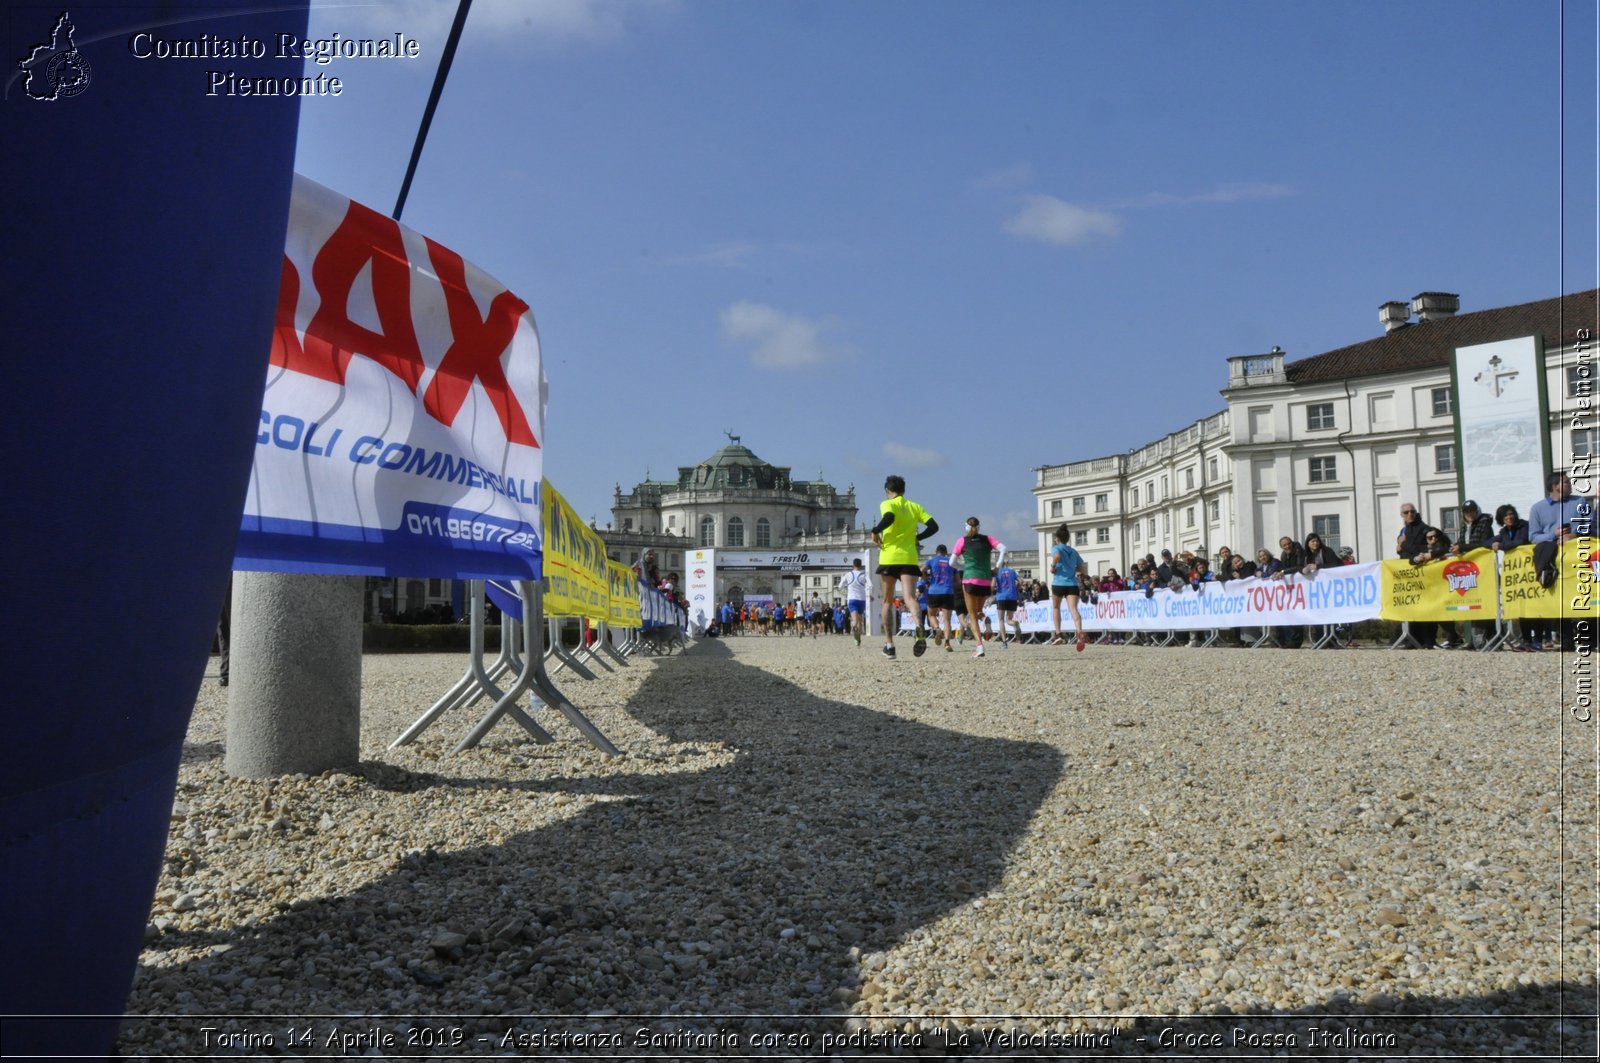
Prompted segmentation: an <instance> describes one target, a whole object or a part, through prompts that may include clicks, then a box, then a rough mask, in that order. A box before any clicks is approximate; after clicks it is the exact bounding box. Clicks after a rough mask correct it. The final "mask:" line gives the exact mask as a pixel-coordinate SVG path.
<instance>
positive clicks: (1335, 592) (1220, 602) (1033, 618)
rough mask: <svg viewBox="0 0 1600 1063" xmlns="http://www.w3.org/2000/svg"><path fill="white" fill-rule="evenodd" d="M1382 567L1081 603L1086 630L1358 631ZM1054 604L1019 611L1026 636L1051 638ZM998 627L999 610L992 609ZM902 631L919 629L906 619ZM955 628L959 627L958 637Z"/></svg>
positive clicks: (1066, 621) (1373, 612)
mask: <svg viewBox="0 0 1600 1063" xmlns="http://www.w3.org/2000/svg"><path fill="white" fill-rule="evenodd" d="M1380 567H1381V566H1380V565H1379V564H1378V563H1376V562H1369V563H1367V564H1361V565H1342V566H1340V567H1339V568H1328V569H1321V570H1319V571H1318V572H1317V573H1316V574H1315V575H1313V576H1306V575H1303V574H1301V573H1298V572H1297V573H1294V574H1293V575H1287V576H1284V577H1283V578H1282V579H1256V578H1254V577H1251V578H1249V579H1236V580H1229V581H1227V582H1226V583H1203V584H1200V586H1199V588H1198V589H1193V588H1191V589H1185V590H1182V591H1173V590H1168V589H1165V588H1163V589H1162V590H1158V591H1155V592H1153V593H1151V594H1150V595H1148V596H1147V595H1146V594H1145V592H1143V591H1113V592H1111V593H1109V594H1101V595H1099V596H1098V597H1097V599H1096V600H1095V601H1094V602H1093V603H1091V602H1089V600H1088V599H1087V598H1080V599H1079V600H1078V615H1079V616H1081V617H1082V618H1083V629H1084V630H1085V631H1209V630H1211V629H1212V628H1241V627H1247V628H1254V627H1280V626H1294V625H1305V624H1310V625H1323V624H1355V623H1359V622H1361V621H1363V620H1376V619H1377V618H1378V610H1379V607H1380V605H1381V604H1382V603H1381V594H1380V592H1381V587H1380V576H1379V569H1380ZM1050 604H1051V603H1050V602H1048V601H1044V602H1023V603H1020V604H1019V606H1018V609H1017V612H1016V619H1017V622H1018V623H1020V624H1021V625H1022V630H1023V631H1024V632H1036V631H1050V630H1052V626H1051V623H1050ZM1060 609H1061V630H1062V631H1063V632H1070V631H1071V630H1072V615H1071V614H1070V613H1068V612H1067V606H1066V602H1065V601H1063V602H1062V603H1061V605H1060ZM984 615H986V616H987V617H988V618H989V620H990V622H991V623H994V621H995V608H994V604H993V603H992V602H991V603H990V604H989V605H988V606H987V607H986V608H985V609H984ZM901 623H902V627H904V628H906V629H909V628H910V626H911V620H910V614H902V621H901ZM953 629H954V627H953V625H952V630H953Z"/></svg>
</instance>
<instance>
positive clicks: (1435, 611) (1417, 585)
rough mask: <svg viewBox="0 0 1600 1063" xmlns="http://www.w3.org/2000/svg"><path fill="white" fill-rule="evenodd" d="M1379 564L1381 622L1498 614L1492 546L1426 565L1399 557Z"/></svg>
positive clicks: (1453, 618) (1448, 619) (1463, 617)
mask: <svg viewBox="0 0 1600 1063" xmlns="http://www.w3.org/2000/svg"><path fill="white" fill-rule="evenodd" d="M1529 549H1530V550H1531V549H1532V548H1531V547H1530V548H1529ZM1382 564H1383V610H1382V616H1383V618H1384V619H1385V620H1420V621H1438V620H1443V621H1460V620H1489V621H1493V620H1494V619H1495V617H1496V615H1497V610H1498V606H1499V596H1498V594H1497V593H1496V592H1497V587H1498V585H1497V583H1496V580H1495V557H1494V551H1493V550H1469V551H1468V552H1467V553H1465V554H1462V555H1461V556H1460V557H1449V558H1444V559H1442V560H1439V561H1430V562H1428V563H1427V564H1426V565H1413V564H1412V563H1411V562H1409V561H1402V560H1399V559H1395V560H1391V561H1384V562H1383V563H1382Z"/></svg>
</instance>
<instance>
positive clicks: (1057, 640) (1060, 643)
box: [1050, 635, 1067, 646]
mask: <svg viewBox="0 0 1600 1063" xmlns="http://www.w3.org/2000/svg"><path fill="white" fill-rule="evenodd" d="M1066 644H1067V640H1066V639H1064V638H1062V637H1061V636H1060V635H1057V636H1056V637H1055V638H1053V639H1051V640H1050V645H1052V646H1065V645H1066Z"/></svg>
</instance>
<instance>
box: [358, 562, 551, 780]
mask: <svg viewBox="0 0 1600 1063" xmlns="http://www.w3.org/2000/svg"><path fill="white" fill-rule="evenodd" d="M483 601H484V590H483V581H482V580H471V581H470V582H469V583H468V584H467V602H468V606H467V623H468V629H467V630H468V637H467V670H466V673H465V674H464V675H462V677H461V678H460V679H459V680H457V681H456V683H455V685H454V686H452V687H451V688H450V689H449V690H448V691H446V692H445V694H444V696H443V697H441V698H440V699H439V700H438V701H436V702H434V703H433V706H432V707H431V708H429V709H428V711H427V712H425V713H423V714H422V715H421V716H420V717H418V719H417V721H416V722H415V723H413V724H412V725H411V726H410V727H408V728H406V730H405V732H404V733H402V734H401V735H400V737H399V738H396V739H395V740H394V741H393V742H391V743H389V748H390V749H394V748H395V747H397V746H403V745H408V744H410V743H411V742H414V741H416V739H417V736H419V735H421V734H422V732H423V731H426V730H427V729H428V728H429V727H430V726H431V725H432V724H433V722H434V721H435V720H437V719H438V718H439V717H440V716H442V715H444V714H445V713H446V712H451V711H453V710H455V709H463V708H467V707H468V706H470V705H472V704H473V703H474V702H476V701H478V700H479V699H480V698H483V697H485V696H493V697H494V698H496V699H497V700H498V699H499V698H500V697H502V696H503V695H502V694H501V693H500V689H499V687H498V686H496V684H495V681H496V680H497V679H499V677H500V676H501V675H503V674H505V672H506V671H507V670H509V669H510V668H511V667H512V664H511V662H512V660H513V658H512V657H511V655H510V653H509V652H508V651H509V648H508V646H507V642H508V640H509V639H510V638H511V636H512V634H513V633H514V631H515V626H514V622H512V621H511V620H510V618H507V621H506V623H504V624H502V625H501V633H500V656H499V657H498V658H496V660H495V663H494V665H493V666H492V668H489V669H485V668H484V666H483V644H484V619H483V613H484V608H483ZM532 722H533V721H531V720H529V721H528V723H529V724H532ZM534 732H537V733H534ZM530 733H532V734H533V738H534V741H536V742H541V743H547V742H553V741H554V739H553V738H551V736H550V735H549V734H547V733H545V732H544V731H542V730H540V729H539V727H538V726H537V725H536V724H535V725H533V730H532V731H530ZM541 735H542V736H543V737H540V736H541Z"/></svg>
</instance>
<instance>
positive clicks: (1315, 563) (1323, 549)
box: [1300, 532, 1344, 576]
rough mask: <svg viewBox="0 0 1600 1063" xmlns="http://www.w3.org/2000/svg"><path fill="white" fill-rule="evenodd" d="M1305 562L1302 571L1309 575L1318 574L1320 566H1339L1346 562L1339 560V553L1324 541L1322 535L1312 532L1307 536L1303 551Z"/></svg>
mask: <svg viewBox="0 0 1600 1063" xmlns="http://www.w3.org/2000/svg"><path fill="white" fill-rule="evenodd" d="M1302 556H1303V557H1304V558H1305V563H1304V564H1302V565H1301V566H1300V571H1302V572H1304V573H1305V574H1306V575H1308V576H1314V575H1316V574H1317V570H1318V569H1320V568H1339V567H1340V566H1342V565H1343V564H1344V562H1343V561H1341V560H1339V555H1338V554H1337V553H1335V552H1334V549H1333V547H1331V546H1328V545H1326V544H1324V543H1323V541H1322V536H1320V535H1318V534H1317V533H1316V532H1312V533H1311V534H1310V535H1308V536H1306V545H1305V549H1304V550H1303V551H1302Z"/></svg>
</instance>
